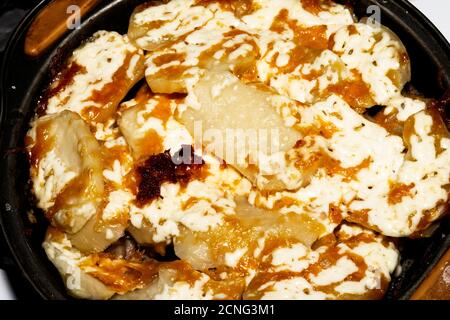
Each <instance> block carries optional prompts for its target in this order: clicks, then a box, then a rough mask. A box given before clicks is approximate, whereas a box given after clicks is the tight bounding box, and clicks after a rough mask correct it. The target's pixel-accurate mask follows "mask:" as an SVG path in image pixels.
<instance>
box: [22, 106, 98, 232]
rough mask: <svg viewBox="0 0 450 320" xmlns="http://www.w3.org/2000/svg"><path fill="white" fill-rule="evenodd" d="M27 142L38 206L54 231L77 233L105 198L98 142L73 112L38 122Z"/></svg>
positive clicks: (40, 119) (45, 117)
mask: <svg viewBox="0 0 450 320" xmlns="http://www.w3.org/2000/svg"><path fill="white" fill-rule="evenodd" d="M26 140H27V150H28V152H29V159H30V164H31V169H30V170H31V180H32V183H33V190H34V194H35V195H36V198H37V206H38V207H39V208H41V209H43V210H45V212H46V216H47V217H48V218H49V219H50V221H51V223H52V224H53V225H54V226H57V227H59V228H62V229H63V230H64V231H66V232H69V233H75V232H78V231H79V230H80V229H81V228H82V227H83V226H84V225H85V224H86V223H87V222H88V221H89V220H90V219H91V217H93V216H94V215H95V213H96V212H97V209H98V207H99V205H100V202H101V201H102V196H103V193H104V182H103V176H102V170H103V167H102V162H101V151H100V146H99V144H98V142H97V140H96V139H95V137H94V136H93V134H92V133H91V131H90V129H89V126H88V125H87V124H86V123H85V122H84V121H83V120H82V119H81V117H80V116H79V115H78V114H76V113H74V112H71V111H63V112H61V113H58V114H55V115H48V116H44V117H42V118H39V119H38V120H36V121H35V122H34V123H33V127H32V128H31V130H30V131H29V132H28V135H27V139H26Z"/></svg>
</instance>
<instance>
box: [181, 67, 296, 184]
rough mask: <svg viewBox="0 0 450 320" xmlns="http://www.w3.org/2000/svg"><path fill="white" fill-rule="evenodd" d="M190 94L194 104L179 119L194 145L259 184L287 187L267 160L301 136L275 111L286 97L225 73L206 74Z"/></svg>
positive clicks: (277, 156)
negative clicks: (281, 97) (200, 146)
mask: <svg viewBox="0 0 450 320" xmlns="http://www.w3.org/2000/svg"><path fill="white" fill-rule="evenodd" d="M193 95H195V98H194V97H192V100H196V101H198V105H194V106H191V108H188V109H187V110H186V111H184V112H183V113H182V115H181V118H180V121H181V122H182V123H183V124H184V125H185V126H186V127H187V128H188V130H189V132H190V133H191V135H192V136H193V137H194V139H195V143H196V144H197V145H203V147H204V149H205V150H206V152H208V153H212V154H214V155H216V156H217V157H219V158H221V159H223V160H225V162H226V163H227V164H229V165H232V166H233V167H235V168H236V169H237V170H238V171H240V172H241V173H242V174H243V175H244V176H245V177H246V178H248V179H249V180H250V181H251V182H252V183H253V184H254V185H255V186H257V187H258V188H260V189H263V190H282V189H285V188H286V186H285V185H284V184H283V182H282V181H279V179H278V178H277V176H276V175H277V173H279V168H277V165H276V164H275V165H271V163H272V162H276V161H283V157H284V156H283V155H284V153H285V152H286V151H288V150H289V149H291V148H292V147H293V146H294V145H295V143H296V142H297V141H298V140H299V139H300V138H301V135H300V133H299V132H297V131H296V130H295V129H293V128H292V127H288V126H287V125H286V124H285V122H284V120H283V118H282V116H281V115H280V114H279V113H278V112H277V105H279V104H283V103H286V101H284V100H282V99H281V100H277V99H280V97H279V96H276V95H274V94H272V93H271V92H268V91H264V90H261V89H260V88H257V87H254V86H251V85H247V84H244V83H243V82H241V81H240V80H239V79H238V78H237V77H236V76H234V75H232V74H231V73H229V72H226V71H225V72H223V71H218V72H216V71H213V72H207V73H206V75H205V76H204V77H203V78H202V79H201V80H200V81H199V82H198V84H197V85H196V86H195V87H194V89H193ZM188 100H189V97H188ZM280 101H281V102H280ZM264 164H266V165H265V166H264ZM258 176H260V177H259V178H258Z"/></svg>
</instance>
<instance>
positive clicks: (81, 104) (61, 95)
mask: <svg viewBox="0 0 450 320" xmlns="http://www.w3.org/2000/svg"><path fill="white" fill-rule="evenodd" d="M143 77H144V54H143V52H142V50H140V49H138V48H136V47H135V46H133V45H132V44H131V43H130V42H129V41H128V39H127V38H126V37H124V36H122V35H120V34H118V33H117V32H107V31H99V32H96V33H95V34H94V35H93V36H92V37H91V38H90V39H89V41H87V42H86V43H85V44H83V45H82V46H81V47H80V48H78V49H76V50H75V51H74V52H73V54H72V56H71V57H70V58H69V60H68V62H67V64H66V66H65V67H64V68H63V70H62V71H61V73H60V75H59V76H58V77H57V78H56V79H55V81H54V82H53V83H52V85H51V86H50V88H49V89H48V90H47V92H46V94H45V95H44V98H45V99H43V101H44V102H43V105H42V106H41V107H42V108H43V109H45V112H46V113H47V114H54V113H58V112H61V111H63V110H70V111H73V112H76V113H78V114H79V115H80V116H81V117H82V118H83V119H84V120H86V121H87V122H89V123H90V124H93V125H95V124H96V123H99V122H103V123H104V122H106V121H108V120H110V119H111V117H113V118H114V117H115V112H116V110H117V106H118V105H119V103H120V102H121V101H122V99H123V98H124V97H125V96H126V94H127V93H128V91H129V90H130V89H131V88H132V87H133V86H134V85H135V84H136V83H137V82H138V81H139V80H141V79H142V78H143Z"/></svg>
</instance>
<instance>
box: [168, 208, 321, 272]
mask: <svg viewBox="0 0 450 320" xmlns="http://www.w3.org/2000/svg"><path fill="white" fill-rule="evenodd" d="M324 232H325V228H324V227H323V225H322V224H320V223H319V222H317V221H315V220H314V219H312V218H310V217H308V216H306V215H298V214H294V213H292V214H280V213H278V212H276V211H272V210H266V209H260V208H256V207H254V206H252V205H250V204H249V203H248V202H247V201H246V200H239V201H238V202H237V207H236V216H235V217H229V219H228V220H227V221H226V222H225V223H224V224H223V225H220V226H218V227H217V228H213V229H211V230H209V231H208V232H193V231H191V230H190V229H188V228H181V231H180V236H179V237H177V238H176V239H175V253H176V254H177V256H178V257H179V258H181V259H182V260H184V261H187V262H189V263H190V264H192V266H193V267H194V268H196V269H198V270H208V269H210V268H218V267H224V266H228V267H233V266H232V265H230V263H231V264H233V263H232V262H230V261H231V260H232V258H231V257H232V256H233V253H236V254H237V253H239V252H240V251H242V252H241V253H242V257H241V258H240V259H238V262H236V264H235V266H234V267H239V266H240V265H243V266H244V265H250V266H251V265H255V263H256V262H257V261H259V258H260V257H259V255H260V254H261V250H262V247H261V246H263V244H264V243H265V241H269V240H270V239H278V240H279V241H281V242H283V241H291V240H293V239H295V240H296V241H300V242H301V243H303V244H305V245H306V246H308V247H309V246H311V245H312V244H313V243H314V241H316V240H317V239H318V238H319V237H320V236H321V235H323V233H324ZM230 259H231V260H230ZM249 261H250V262H249Z"/></svg>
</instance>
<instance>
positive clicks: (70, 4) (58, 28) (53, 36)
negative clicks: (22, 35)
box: [25, 0, 102, 57]
mask: <svg viewBox="0 0 450 320" xmlns="http://www.w3.org/2000/svg"><path fill="white" fill-rule="evenodd" d="M100 2H102V0H52V1H51V2H50V3H49V4H48V5H47V6H45V7H44V8H43V9H42V10H41V11H40V12H39V14H38V15H37V16H36V18H35V19H34V21H33V22H32V23H31V26H30V28H29V29H28V33H27V36H26V39H25V53H26V54H27V55H28V56H30V57H38V56H40V55H41V54H42V53H44V52H45V51H46V50H47V49H48V48H49V47H50V46H51V45H52V44H54V43H55V42H56V41H57V40H58V39H59V38H60V37H61V36H62V35H63V34H64V33H65V32H66V31H67V30H69V29H75V28H77V27H78V26H79V23H80V22H81V18H82V17H83V16H84V15H85V14H87V13H88V12H89V11H90V10H92V9H93V8H94V7H95V6H96V5H97V4H99V3H100Z"/></svg>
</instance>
